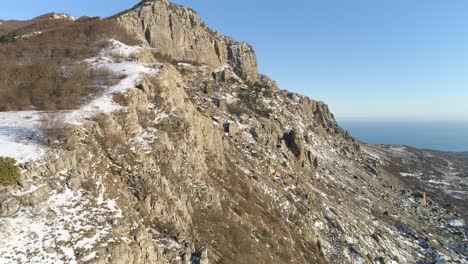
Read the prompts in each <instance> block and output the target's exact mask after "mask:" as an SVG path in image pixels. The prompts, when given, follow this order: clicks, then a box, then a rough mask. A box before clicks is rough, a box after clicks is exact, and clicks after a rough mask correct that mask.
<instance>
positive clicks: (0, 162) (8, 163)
mask: <svg viewBox="0 0 468 264" xmlns="http://www.w3.org/2000/svg"><path fill="white" fill-rule="evenodd" d="M19 177H20V170H19V168H18V166H16V160H15V159H12V158H8V157H0V185H11V184H15V183H16V182H17V181H19Z"/></svg>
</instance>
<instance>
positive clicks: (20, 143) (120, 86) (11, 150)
mask: <svg viewBox="0 0 468 264" xmlns="http://www.w3.org/2000/svg"><path fill="white" fill-rule="evenodd" d="M109 44H110V45H109V46H108V48H106V49H104V50H103V51H102V52H101V54H100V56H99V57H96V58H91V59H88V60H86V61H87V62H88V63H90V64H91V66H92V67H105V68H108V69H110V70H111V71H112V72H113V73H114V74H117V75H123V76H125V78H123V79H122V80H120V82H119V83H117V84H116V85H114V86H111V87H108V88H106V90H105V91H104V92H103V93H102V94H101V95H100V96H99V97H97V98H95V99H94V100H92V101H91V102H89V103H88V104H86V105H83V106H82V107H81V108H80V109H78V110H73V111H67V112H64V115H65V120H67V122H69V123H71V124H76V125H78V124H81V123H82V121H83V120H85V119H87V118H91V117H93V116H95V115H97V114H99V113H110V112H113V111H116V110H119V109H122V106H120V105H118V104H116V103H115V102H114V101H113V94H115V93H123V92H125V91H127V90H129V89H133V88H135V85H136V84H137V82H138V81H139V80H140V78H141V76H142V75H143V74H157V73H158V69H157V64H150V63H141V62H136V61H131V60H122V58H127V59H132V58H133V57H134V56H135V55H136V54H138V53H139V52H141V51H142V50H143V49H142V48H141V47H137V46H128V45H125V44H123V43H121V42H119V41H117V40H110V41H109ZM115 57H117V58H118V59H119V61H121V62H116V59H115ZM41 113H42V112H39V111H24V112H0V156H6V157H12V158H15V159H16V160H17V161H18V163H25V162H29V161H33V160H37V159H40V158H42V157H44V156H45V154H46V148H45V146H44V145H42V144H41V143H40V141H39V140H38V139H37V132H38V131H37V129H36V126H37V124H38V120H39V119H40V117H41Z"/></svg>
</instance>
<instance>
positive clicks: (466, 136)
mask: <svg viewBox="0 0 468 264" xmlns="http://www.w3.org/2000/svg"><path fill="white" fill-rule="evenodd" d="M339 124H340V126H342V127H343V128H344V129H346V130H348V132H349V133H350V134H351V136H353V137H355V138H357V139H359V140H362V141H364V142H367V143H371V144H399V145H408V146H411V147H415V148H420V149H432V150H439V151H447V152H459V153H462V154H463V155H465V156H468V122H467V121H406V120H405V121H377V120H351V119H346V120H341V121H340V120H339Z"/></svg>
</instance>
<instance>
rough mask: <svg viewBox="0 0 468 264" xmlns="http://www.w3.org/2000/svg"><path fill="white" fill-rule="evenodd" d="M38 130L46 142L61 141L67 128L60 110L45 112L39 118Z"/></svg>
mask: <svg viewBox="0 0 468 264" xmlns="http://www.w3.org/2000/svg"><path fill="white" fill-rule="evenodd" d="M37 128H38V130H39V131H40V132H41V134H42V136H43V137H44V139H45V140H46V142H47V143H48V144H53V143H54V142H57V141H58V142H61V141H63V140H64V139H65V138H66V136H67V130H68V128H69V126H68V124H67V123H66V121H65V115H64V114H63V113H60V112H45V113H43V114H42V116H41V118H40V119H39V124H38V125H37Z"/></svg>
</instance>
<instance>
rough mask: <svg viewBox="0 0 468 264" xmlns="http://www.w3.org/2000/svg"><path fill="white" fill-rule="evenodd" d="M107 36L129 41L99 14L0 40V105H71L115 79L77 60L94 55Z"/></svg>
mask: <svg viewBox="0 0 468 264" xmlns="http://www.w3.org/2000/svg"><path fill="white" fill-rule="evenodd" d="M18 30H19V29H18ZM10 33H11V32H10ZM110 38H115V39H118V40H120V41H122V42H124V43H127V44H135V40H134V39H133V38H132V37H131V36H130V35H129V34H127V33H126V31H125V30H121V29H120V28H119V27H118V26H117V25H116V24H115V23H114V22H113V21H111V20H100V19H80V20H78V21H76V22H73V23H71V24H70V23H65V24H64V26H62V27H58V28H57V27H53V28H52V29H50V30H44V32H43V33H42V34H39V35H35V36H33V37H30V38H27V39H20V38H18V39H15V40H14V41H12V42H10V43H0V68H1V69H2V71H0V111H12V110H27V109H30V108H35V109H39V110H55V109H74V108H77V107H78V106H79V105H80V104H81V103H83V101H84V100H86V99H87V98H88V97H89V96H90V95H92V94H94V93H96V92H97V91H98V88H99V87H100V86H102V85H108V84H111V83H112V82H114V81H115V78H114V77H112V74H111V73H110V72H109V71H106V70H104V69H89V67H88V66H87V65H86V64H84V63H79V62H80V61H82V60H83V59H85V58H89V57H92V56H95V55H97V54H98V53H99V51H100V50H101V49H102V48H103V47H105V45H107V40H108V39H110Z"/></svg>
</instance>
